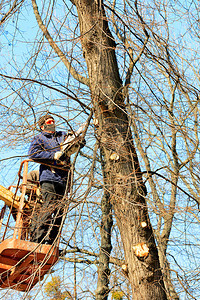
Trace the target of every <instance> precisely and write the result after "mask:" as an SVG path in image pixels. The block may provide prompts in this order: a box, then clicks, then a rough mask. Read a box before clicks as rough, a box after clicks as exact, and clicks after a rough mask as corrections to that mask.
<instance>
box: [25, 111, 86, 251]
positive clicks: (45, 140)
mask: <svg viewBox="0 0 200 300" xmlns="http://www.w3.org/2000/svg"><path fill="white" fill-rule="evenodd" d="M38 125H39V127H40V131H41V133H40V134H39V135H37V136H36V137H34V139H33V140H32V142H31V145H30V148H29V157H30V158H31V159H33V160H36V161H41V162H43V163H46V164H48V165H49V164H50V165H51V166H47V165H44V164H41V165H40V173H39V181H40V187H41V194H42V198H43V203H42V205H41V206H39V207H37V208H36V210H35V212H34V213H33V216H32V220H31V226H30V241H32V242H36V243H40V242H41V243H42V244H44V243H46V244H50V245H51V244H53V242H54V240H55V239H56V238H57V236H58V232H59V227H60V225H61V221H62V216H63V209H64V205H65V201H66V198H63V196H64V195H65V194H67V192H68V191H69V187H70V154H72V153H73V150H72V152H71V153H70V151H68V152H63V151H61V144H63V143H64V144H65V141H66V138H67V137H68V135H67V134H66V132H63V131H56V129H55V120H54V118H53V116H52V115H51V114H49V113H48V114H46V115H44V116H42V117H41V118H40V119H39V121H38ZM74 137H75V136H74ZM68 140H69V138H68ZM80 141H81V140H80V139H79V140H77V142H75V144H76V149H77V148H79V145H80V147H82V146H84V145H85V143H84V142H83V141H82V142H83V143H82V144H81V143H80ZM77 145H78V147H77ZM61 160H62V161H61ZM56 166H57V167H59V168H56Z"/></svg>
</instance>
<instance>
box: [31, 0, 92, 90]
mask: <svg viewBox="0 0 200 300" xmlns="http://www.w3.org/2000/svg"><path fill="white" fill-rule="evenodd" d="M32 6H33V11H34V14H35V17H36V20H37V23H38V26H39V27H40V29H41V30H42V32H43V34H44V36H45V38H46V39H47V41H48V42H49V45H50V46H51V47H52V49H53V50H54V51H55V52H56V54H57V55H58V57H59V58H60V59H61V61H62V62H63V63H64V65H65V66H66V67H67V69H68V71H69V72H70V74H71V75H72V76H73V77H74V78H75V79H76V80H78V81H79V82H81V83H83V84H85V85H89V80H88V78H86V77H83V76H81V75H80V74H79V73H78V72H77V71H76V70H75V69H74V68H73V67H72V65H71V62H69V60H68V59H67V58H66V55H65V54H64V53H63V52H62V51H61V49H60V48H59V47H58V45H57V44H56V43H55V42H54V41H53V39H52V37H51V35H50V33H49V31H48V30H47V27H46V26H45V25H44V23H43V21H42V19H41V16H40V14H39V11H38V6H37V4H36V1H35V0H32Z"/></svg>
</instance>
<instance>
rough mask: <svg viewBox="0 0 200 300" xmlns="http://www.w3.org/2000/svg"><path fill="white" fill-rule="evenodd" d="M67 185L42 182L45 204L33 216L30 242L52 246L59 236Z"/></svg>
mask: <svg viewBox="0 0 200 300" xmlns="http://www.w3.org/2000/svg"><path fill="white" fill-rule="evenodd" d="M65 188H66V185H64V184H60V183H57V182H42V183H41V193H42V198H43V203H42V205H41V206H40V207H38V208H37V209H36V210H35V211H34V213H33V216H32V220H31V226H30V241H31V242H35V243H40V242H42V244H49V245H52V244H53V242H54V240H55V239H56V237H57V236H58V232H59V228H60V225H61V221H62V217H63V211H64V205H65V201H66V200H65V199H62V198H63V195H64V193H65Z"/></svg>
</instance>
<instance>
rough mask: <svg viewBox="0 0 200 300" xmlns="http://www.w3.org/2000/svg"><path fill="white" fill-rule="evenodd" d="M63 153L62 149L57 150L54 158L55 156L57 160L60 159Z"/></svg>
mask: <svg viewBox="0 0 200 300" xmlns="http://www.w3.org/2000/svg"><path fill="white" fill-rule="evenodd" d="M62 154H63V153H62V151H57V152H56V153H55V154H54V157H53V158H54V159H55V160H59V159H60V157H61V155H62Z"/></svg>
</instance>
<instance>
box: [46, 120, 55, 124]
mask: <svg viewBox="0 0 200 300" xmlns="http://www.w3.org/2000/svg"><path fill="white" fill-rule="evenodd" d="M45 124H46V125H51V124H55V121H54V120H53V119H49V120H46V121H45Z"/></svg>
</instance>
